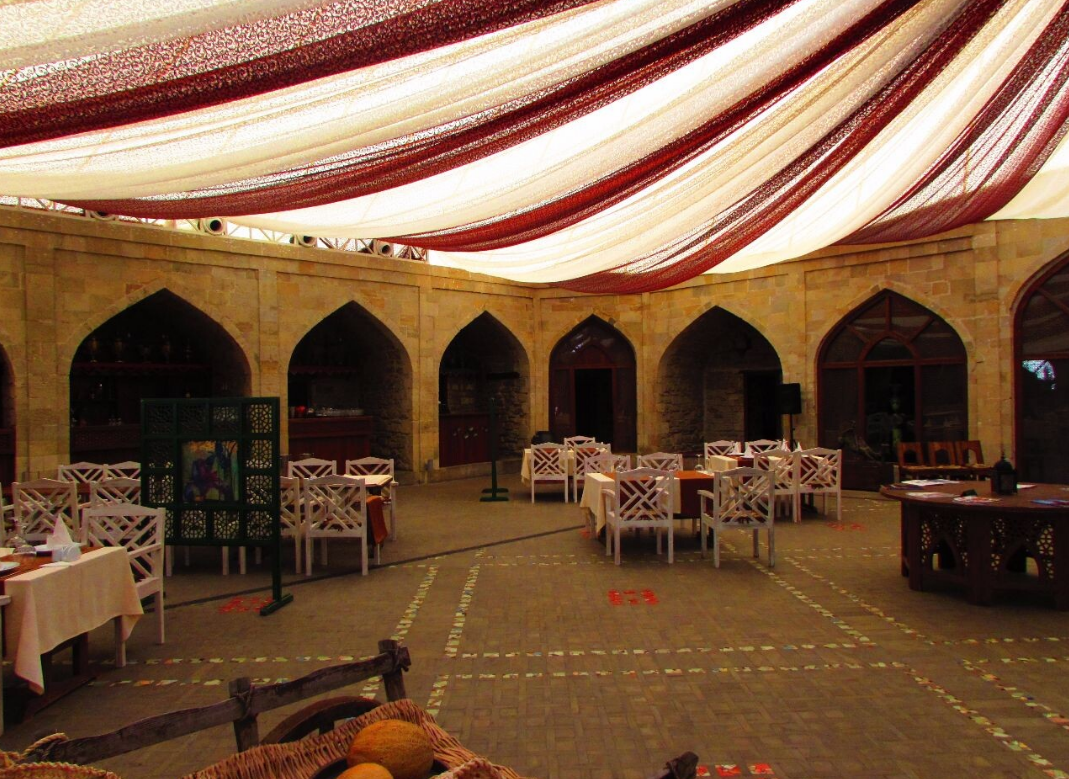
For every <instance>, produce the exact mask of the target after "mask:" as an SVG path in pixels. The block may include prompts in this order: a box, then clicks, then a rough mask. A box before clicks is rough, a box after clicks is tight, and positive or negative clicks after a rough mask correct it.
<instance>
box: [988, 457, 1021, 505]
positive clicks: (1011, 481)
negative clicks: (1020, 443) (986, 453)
mask: <svg viewBox="0 0 1069 779" xmlns="http://www.w3.org/2000/svg"><path fill="white" fill-rule="evenodd" d="M991 491H992V492H993V493H995V494H996V495H1016V494H1017V470H1016V469H1015V468H1014V467H1013V464H1012V463H1011V462H1010V461H1009V460H1007V459H1006V453H1005V452H1003V453H1002V456H1001V457H1000V458H999V461H998V462H997V463H995V464H994V466H992V468H991Z"/></svg>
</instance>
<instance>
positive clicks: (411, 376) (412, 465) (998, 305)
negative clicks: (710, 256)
mask: <svg viewBox="0 0 1069 779" xmlns="http://www.w3.org/2000/svg"><path fill="white" fill-rule="evenodd" d="M1067 250H1069V220H1038V221H1024V222H1007V223H1001V222H992V223H983V224H979V225H972V226H968V227H964V228H960V229H958V230H954V231H951V232H949V233H947V234H944V235H941V236H938V237H936V238H933V239H929V240H921V241H911V242H905V243H900V244H893V245H878V246H866V247H846V246H838V247H831V248H828V249H825V250H822V251H820V252H816V253H814V254H813V255H810V256H808V257H805V258H802V259H799V260H795V261H792V262H787V263H781V264H779V265H775V266H770V267H768V268H763V269H757V270H753V271H747V272H742V273H735V274H730V275H723V276H720V275H716V274H710V275H706V276H702V277H699V278H696V279H693V280H691V281H689V282H687V283H685V284H683V285H680V286H679V287H677V288H673V289H670V290H662V291H659V292H655V293H648V294H641V295H583V294H578V293H571V292H568V291H567V290H561V289H556V288H549V287H545V286H533V285H523V284H514V283H509V282H505V281H500V280H495V279H490V278H487V277H481V276H477V275H473V274H468V273H464V272H460V271H454V270H449V269H442V268H434V267H429V266H427V265H425V264H422V263H414V262H409V261H404V260H393V259H385V258H379V257H371V256H361V255H354V254H351V253H342V252H335V251H331V250H325V249H306V248H301V247H296V246H289V245H275V244H265V243H258V242H250V241H241V240H237V239H230V238H219V237H214V236H206V235H198V234H187V233H179V232H174V231H167V230H163V229H159V228H153V227H147V226H141V225H130V224H120V223H107V222H99V221H91V220H87V219H82V218H78V217H74V216H67V215H60V214H55V213H49V212H39V211H31V210H16V209H0V306H2V307H3V311H4V312H5V316H4V317H3V318H0V348H2V349H3V352H4V355H5V356H6V360H7V364H8V366H9V370H8V371H7V376H6V389H5V392H4V394H3V397H4V398H5V400H4V404H5V412H11V413H7V414H6V415H5V418H6V419H7V420H11V419H12V418H13V420H14V427H15V429H16V473H17V474H18V475H19V476H20V477H27V476H37V475H51V474H53V473H55V467H56V465H58V464H59V463H61V462H65V461H67V460H68V455H69V452H68V441H69V418H70V417H69V373H70V365H71V360H72V359H73V357H74V354H75V351H76V349H77V348H78V346H79V344H81V342H82V341H83V339H84V338H85V337H86V336H87V335H88V334H89V333H90V332H92V331H93V330H94V329H95V328H96V327H98V326H99V325H100V324H101V323H103V322H105V321H107V320H108V319H109V318H110V317H112V316H114V315H115V314H117V313H118V312H120V311H122V310H124V309H125V308H127V307H129V306H130V305H132V304H134V303H136V302H138V301H139V300H142V299H144V298H146V297H148V296H149V295H151V294H153V293H155V292H158V291H160V290H164V289H166V290H169V291H170V292H171V293H173V294H174V295H175V296H177V297H178V298H180V299H181V300H183V301H185V302H186V303H188V304H189V305H191V306H193V307H195V308H196V309H197V310H199V311H200V312H202V313H203V314H204V315H205V316H206V317H209V318H210V319H211V320H212V321H214V322H215V323H216V324H217V325H218V326H219V328H221V329H222V331H224V332H225V333H226V334H227V336H229V338H230V339H232V340H233V343H234V345H235V348H236V349H238V350H239V351H240V354H241V355H242V357H243V358H244V360H246V361H247V364H248V379H247V382H248V387H247V389H248V391H249V392H250V393H252V394H257V395H279V396H280V397H281V398H282V405H283V406H286V405H288V404H287V403H286V396H287V370H288V364H289V359H290V356H291V354H292V353H293V349H294V347H295V346H296V344H297V343H298V342H299V341H300V339H301V338H302V337H303V336H304V335H305V334H307V333H308V331H309V330H310V329H311V328H312V327H314V326H315V325H316V324H317V323H318V322H320V321H322V320H323V319H324V318H325V317H327V316H328V315H329V314H331V313H332V312H334V311H336V310H338V309H339V308H340V307H342V306H344V305H345V304H347V303H350V302H352V303H356V304H357V305H358V306H359V307H360V308H361V309H362V310H363V311H364V312H366V314H367V315H368V317H370V319H371V320H372V321H373V322H374V323H375V325H376V327H377V328H378V329H379V336H380V338H378V339H377V340H378V341H381V343H383V344H386V343H388V344H390V349H391V350H392V352H389V354H393V355H401V356H403V359H400V360H397V361H394V360H392V359H390V358H389V354H387V353H385V352H384V353H382V354H379V355H378V356H377V357H376V359H381V360H382V364H383V365H384V366H386V367H385V369H384V370H383V371H381V372H380V373H379V374H378V375H377V377H376V378H375V379H374V380H369V379H364V381H365V386H368V385H367V384H366V382H368V381H371V383H372V384H376V386H375V387H374V388H372V389H369V395H368V396H367V397H366V398H363V399H362V403H363V405H364V407H365V410H368V411H369V412H371V413H376V412H377V416H379V430H380V433H379V436H380V437H379V439H378V440H377V441H376V444H375V445H376V448H379V449H381V450H382V452H389V454H390V456H393V457H394V458H395V459H396V460H397V461H398V463H399V465H400V464H403V467H405V468H406V469H411V470H412V471H414V472H415V474H416V476H417V477H419V478H423V477H424V476H425V475H426V474H425V473H424V469H425V467H426V465H427V463H428V462H429V463H430V467H431V468H435V467H436V461H437V458H438V370H439V366H440V364H441V359H442V355H443V353H444V351H445V349H446V347H447V346H448V344H449V343H450V341H452V339H453V338H454V337H455V336H456V334H457V333H458V332H459V331H460V330H461V329H462V328H464V327H465V326H466V325H467V324H469V323H470V322H472V321H473V320H474V319H475V318H476V317H478V316H480V315H481V314H483V313H484V312H486V313H489V314H490V315H492V316H493V317H494V319H496V320H497V322H498V323H500V325H501V326H502V327H503V328H504V330H505V331H506V332H507V333H508V334H509V335H510V337H512V338H514V339H515V344H514V353H515V355H517V357H516V360H515V362H516V363H518V364H519V365H520V366H521V367H520V368H517V369H516V370H517V372H519V373H520V379H518V380H514V381H513V382H511V383H510V386H509V388H508V389H507V390H504V389H503V391H505V392H508V393H509V395H510V398H511V399H510V400H509V402H508V407H509V409H510V411H509V412H508V416H509V419H508V424H509V426H510V429H515V430H516V431H517V432H516V433H515V435H514V439H513V438H510V443H509V446H510V447H511V446H516V447H519V446H520V445H521V444H522V443H524V442H525V441H527V440H528V439H529V438H530V435H531V434H532V433H533V432H534V431H535V430H541V429H548V427H549V426H548V408H547V405H548V401H547V373H548V370H547V369H548V359H549V354H550V352H551V351H552V349H553V347H554V345H555V344H556V343H557V341H558V340H559V339H560V338H561V337H563V336H564V335H565V334H566V333H568V332H569V331H570V330H571V329H572V328H573V327H575V326H576V325H577V324H579V323H580V322H582V321H583V320H584V319H586V318H587V317H588V316H590V315H597V316H599V317H600V318H602V319H604V320H605V321H607V322H609V323H610V324H612V325H613V326H614V327H615V328H616V329H618V330H619V331H620V332H621V333H622V334H623V335H624V336H625V337H626V338H627V339H628V340H629V341H630V342H631V344H632V346H633V347H634V350H635V355H636V359H637V385H638V439H639V450H640V451H652V450H655V449H661V448H689V447H687V446H686V444H687V442H688V441H694V440H695V439H696V438H697V437H698V433H700V435H701V437H702V438H707V437H709V436H710V435H711V434H713V433H714V431H719V430H722V429H723V430H724V431H725V432H727V427H728V425H729V422H728V421H726V417H725V418H724V421H722V422H721V421H716V420H715V419H714V418H713V417H712V416H711V415H710V411H709V410H710V408H711V406H710V405H708V404H707V405H706V406H705V409H703V414H702V419H701V420H699V418H698V415H697V414H696V413H695V412H694V411H693V410H692V409H690V408H689V407H690V405H691V404H692V401H693V399H694V398H696V397H705V398H707V399H709V398H710V397H711V395H712V393H710V386H713V385H719V386H720V391H719V392H718V393H717V397H718V403H719V405H720V406H721V407H729V406H730V407H731V408H734V409H735V410H736V411H735V412H734V413H736V414H737V413H738V402H737V400H735V399H730V398H729V395H728V394H725V390H726V388H727V387H728V382H727V381H726V379H724V378H723V377H720V376H713V375H712V374H710V373H708V372H707V371H705V370H704V369H703V370H701V371H694V370H692V369H690V368H692V365H691V364H690V363H688V362H687V361H685V360H682V361H679V362H678V363H675V364H672V365H669V366H668V367H665V357H666V354H668V352H669V349H670V347H671V345H672V343H673V341H674V340H675V339H676V338H677V337H678V336H679V335H680V334H681V333H683V332H684V331H685V330H686V329H687V328H688V327H690V326H691V325H692V324H693V323H694V322H695V321H697V320H698V319H699V317H701V316H702V315H703V314H705V313H706V312H708V311H710V310H711V309H713V308H714V307H720V308H722V309H724V310H725V311H727V312H729V313H732V314H734V315H736V316H738V317H739V318H740V319H741V320H743V321H744V322H746V323H747V324H748V325H750V326H752V327H753V328H755V329H756V330H757V331H758V332H759V333H760V334H761V335H763V336H764V338H766V339H767V340H768V341H769V343H770V344H771V347H772V349H773V350H774V351H775V353H776V354H777V355H778V357H779V360H780V364H781V368H782V372H783V380H784V381H785V382H799V383H800V384H801V385H802V394H803V413H802V414H801V415H800V416H796V417H795V427H796V435H797V437H798V438H800V439H801V440H803V441H806V442H808V441H814V440H815V436H816V418H815V415H816V413H817V411H816V409H817V405H816V398H815V394H814V393H815V391H816V390H815V388H816V358H817V353H818V351H819V348H820V344H821V342H822V340H823V338H824V337H825V335H826V334H827V333H828V332H829V331H830V330H831V329H832V328H834V326H835V325H836V323H837V322H838V321H839V320H840V319H841V318H842V317H843V316H844V315H846V314H847V313H848V312H849V311H851V310H852V309H853V308H855V307H856V306H858V305H860V304H861V303H863V302H864V301H865V300H867V299H868V298H870V297H871V296H873V295H874V294H876V293H877V292H878V291H880V290H881V289H893V290H895V291H896V292H898V293H900V294H902V295H905V296H906V297H908V298H911V299H913V300H915V301H917V302H918V303H920V304H921V305H923V306H925V307H927V308H929V309H931V310H932V311H934V312H935V313H937V314H938V315H939V316H941V317H943V319H945V320H946V321H947V322H948V323H949V324H950V325H951V326H952V327H953V328H954V329H955V331H956V332H957V333H958V334H959V336H960V337H961V339H962V341H963V343H964V344H965V349H966V353H967V359H968V390H969V396H968V411H969V434H970V437H972V438H978V439H980V440H981V442H982V443H983V445H984V448H985V450H987V451H989V452H997V451H998V450H999V446H1000V444H1001V443H1003V442H1007V443H1010V442H1012V441H1013V440H1014V437H1013V425H1014V406H1013V375H1014V372H1013V370H1012V365H1011V363H1012V358H1013V351H1012V345H1013V341H1012V333H1011V327H1012V322H1013V316H1014V312H1015V306H1016V305H1017V301H1018V296H1019V295H1020V294H1021V292H1022V290H1023V289H1024V288H1025V287H1026V286H1027V284H1028V283H1029V282H1030V280H1031V279H1033V278H1034V277H1035V275H1036V274H1038V273H1040V272H1041V271H1043V270H1044V269H1045V268H1047V267H1048V266H1049V265H1050V264H1051V263H1052V262H1053V261H1054V260H1055V259H1056V258H1058V257H1059V256H1060V255H1062V254H1063V253H1064V252H1066V251H1067ZM375 348H376V347H375V346H370V347H369V349H371V350H374V349H375ZM383 348H384V349H385V348H386V347H385V346H383ZM388 351H389V350H388ZM669 362H671V361H669ZM706 364H707V363H706V362H702V363H701V365H703V366H704V365H706ZM524 366H525V367H524ZM699 379H700V381H701V383H702V384H704V389H702V388H698V387H697V383H698V381H699ZM502 384H505V382H502ZM673 386H674V387H675V388H676V389H675V390H674V391H673V390H672V387H673ZM8 398H10V399H11V400H10V401H9V400H7V399H8ZM387 398H389V399H390V401H389V402H388V401H387ZM398 398H400V402H398ZM729 399H730V402H728V401H729ZM709 403H711V400H709ZM521 419H522V420H523V421H522V422H521V421H519V420H521ZM721 424H723V425H724V427H721ZM730 424H737V422H736V423H730ZM693 431H697V433H696V432H693ZM283 435H284V439H283V440H285V431H283ZM510 436H512V434H511V433H510ZM513 440H514V443H513V442H512V441H513Z"/></svg>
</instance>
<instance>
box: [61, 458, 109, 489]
mask: <svg viewBox="0 0 1069 779" xmlns="http://www.w3.org/2000/svg"><path fill="white" fill-rule="evenodd" d="M109 477H110V474H109V473H108V466H107V465H104V464H103V463H87V462H81V463H71V464H70V465H61V466H59V474H58V478H59V480H60V481H69V482H74V483H75V484H91V483H92V482H95V481H103V480H104V479H107V478H109Z"/></svg>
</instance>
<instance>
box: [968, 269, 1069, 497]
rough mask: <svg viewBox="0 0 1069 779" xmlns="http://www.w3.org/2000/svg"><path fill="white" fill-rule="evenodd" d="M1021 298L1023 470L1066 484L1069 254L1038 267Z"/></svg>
mask: <svg viewBox="0 0 1069 779" xmlns="http://www.w3.org/2000/svg"><path fill="white" fill-rule="evenodd" d="M1020 300H1021V302H1020V305H1019V306H1018V307H1017V311H1016V312H1015V316H1014V327H1013V347H1014V349H1013V351H1014V366H1015V368H1014V371H1015V381H1016V392H1015V393H1014V397H1015V404H1014V405H1015V408H1014V411H1015V414H1014V415H1015V421H1016V425H1015V429H1016V438H1017V440H1016V453H1017V465H1018V470H1019V471H1020V474H1021V478H1023V479H1027V480H1029V481H1038V482H1051V483H1056V484H1063V483H1066V482H1067V481H1069V449H1067V448H1066V445H1065V442H1066V440H1067V439H1069V254H1065V255H1063V256H1062V257H1060V258H1059V259H1058V260H1057V261H1055V263H1054V265H1053V267H1051V268H1049V269H1048V270H1046V271H1043V272H1040V273H1038V274H1037V275H1036V277H1035V278H1034V279H1033V280H1032V281H1031V282H1030V284H1029V285H1028V287H1027V289H1026V290H1025V293H1024V294H1023V295H1022V296H1021V299H1020ZM985 454H986V453H985ZM994 454H997V453H994ZM987 457H988V460H989V461H991V460H993V459H994V457H993V456H992V455H990V454H988V455H987Z"/></svg>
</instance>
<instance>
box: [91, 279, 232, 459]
mask: <svg viewBox="0 0 1069 779" xmlns="http://www.w3.org/2000/svg"><path fill="white" fill-rule="evenodd" d="M249 388H250V370H249V362H248V360H247V359H246V356H245V353H244V351H243V350H242V349H241V347H240V346H239V345H238V343H237V342H236V341H235V340H234V339H233V338H232V337H231V336H230V334H229V333H227V331H226V330H225V329H224V328H223V327H222V325H220V324H219V323H218V322H216V321H215V320H213V319H212V318H211V317H209V316H208V315H207V314H205V313H204V312H203V311H201V310H200V309H198V308H197V307H195V306H193V305H191V304H189V303H187V302H186V301H185V300H183V299H182V298H180V297H178V296H177V295H175V294H174V293H173V292H171V291H169V290H160V291H159V292H156V293H154V294H152V295H149V296H148V297H146V298H145V299H143V300H141V301H139V302H137V303H135V304H133V305H132V306H130V307H128V308H126V309H124V310H123V311H120V312H119V313H118V314H116V315H115V316H113V317H111V318H110V319H108V320H107V321H106V322H104V324H102V325H100V326H99V327H98V328H96V329H95V330H93V332H91V333H90V334H89V335H88V336H86V338H85V339H84V340H83V341H82V343H81V344H80V345H79V346H78V349H77V350H76V351H75V354H74V360H73V361H72V363H71V370H70V412H71V437H70V458H71V461H73V462H77V461H81V460H88V461H91V462H120V461H122V460H137V459H140V456H141V451H140V421H141V400H142V399H143V398H183V397H240V396H243V395H247V394H248V393H249Z"/></svg>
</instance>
